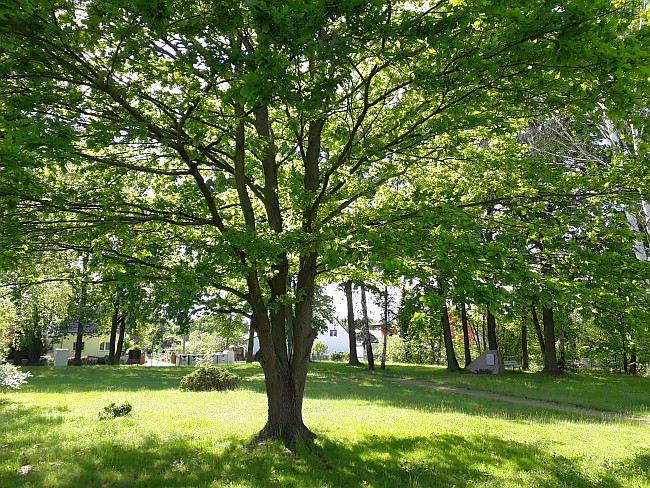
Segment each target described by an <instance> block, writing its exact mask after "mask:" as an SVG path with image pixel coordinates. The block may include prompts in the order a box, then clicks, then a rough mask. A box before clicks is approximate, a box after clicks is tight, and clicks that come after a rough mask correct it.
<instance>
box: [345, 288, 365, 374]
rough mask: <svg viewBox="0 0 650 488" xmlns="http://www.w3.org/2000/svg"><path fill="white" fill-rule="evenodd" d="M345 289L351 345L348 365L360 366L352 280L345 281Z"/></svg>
mask: <svg viewBox="0 0 650 488" xmlns="http://www.w3.org/2000/svg"><path fill="white" fill-rule="evenodd" d="M343 289H344V290H345V299H346V302H347V309H348V341H349V347H350V359H349V360H348V366H360V365H361V363H360V362H359V357H358V356H357V333H356V330H355V328H354V303H353V301H352V281H350V280H348V281H346V282H345V283H343Z"/></svg>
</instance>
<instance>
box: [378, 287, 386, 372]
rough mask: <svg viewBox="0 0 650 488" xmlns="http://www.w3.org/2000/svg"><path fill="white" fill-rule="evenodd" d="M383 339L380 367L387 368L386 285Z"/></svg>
mask: <svg viewBox="0 0 650 488" xmlns="http://www.w3.org/2000/svg"><path fill="white" fill-rule="evenodd" d="M382 339H383V343H384V344H383V345H384V348H383V350H382V351H381V363H380V366H379V368H380V369H386V345H387V344H388V287H387V286H385V285H384V324H383V326H382Z"/></svg>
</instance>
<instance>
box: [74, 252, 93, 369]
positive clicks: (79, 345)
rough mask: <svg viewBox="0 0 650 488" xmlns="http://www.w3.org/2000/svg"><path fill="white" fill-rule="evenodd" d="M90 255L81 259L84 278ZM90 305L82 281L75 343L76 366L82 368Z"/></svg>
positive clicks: (86, 288) (85, 286)
mask: <svg viewBox="0 0 650 488" xmlns="http://www.w3.org/2000/svg"><path fill="white" fill-rule="evenodd" d="M88 259H89V257H88V254H85V255H84V256H83V257H82V259H81V273H82V277H83V278H84V279H85V278H86V271H87V267H88ZM87 304H88V286H87V285H86V283H84V282H83V281H82V283H81V284H80V285H79V318H78V320H79V323H78V324H77V339H76V341H75V348H76V349H75V352H74V361H73V362H72V364H73V365H74V366H81V352H82V349H83V335H84V322H86V321H87V317H86V305H87Z"/></svg>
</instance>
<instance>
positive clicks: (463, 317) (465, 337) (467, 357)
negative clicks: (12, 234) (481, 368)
mask: <svg viewBox="0 0 650 488" xmlns="http://www.w3.org/2000/svg"><path fill="white" fill-rule="evenodd" d="M460 320H461V322H462V324H463V345H464V346H465V367H467V366H469V363H471V362H472V354H471V352H470V348H469V346H470V344H469V324H468V322H467V308H466V307H465V302H462V303H461V304H460Z"/></svg>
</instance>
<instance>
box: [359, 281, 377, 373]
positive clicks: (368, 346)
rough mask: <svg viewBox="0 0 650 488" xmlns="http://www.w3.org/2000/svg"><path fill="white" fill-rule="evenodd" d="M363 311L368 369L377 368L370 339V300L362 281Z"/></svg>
mask: <svg viewBox="0 0 650 488" xmlns="http://www.w3.org/2000/svg"><path fill="white" fill-rule="evenodd" d="M361 313H362V314H363V342H364V346H365V348H366V356H367V357H368V369H369V370H373V369H375V358H374V356H373V354H372V342H371V341H370V324H369V321H368V302H367V301H366V285H365V284H364V283H361Z"/></svg>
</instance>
